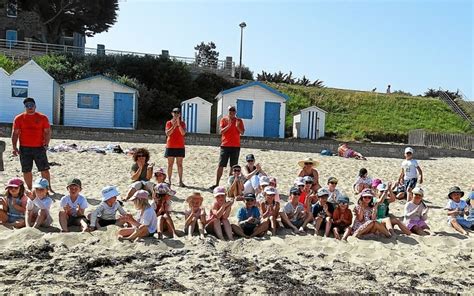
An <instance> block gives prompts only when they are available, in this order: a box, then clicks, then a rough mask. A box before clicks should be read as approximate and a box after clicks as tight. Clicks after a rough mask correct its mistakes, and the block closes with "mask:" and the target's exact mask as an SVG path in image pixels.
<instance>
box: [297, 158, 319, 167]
mask: <svg viewBox="0 0 474 296" xmlns="http://www.w3.org/2000/svg"><path fill="white" fill-rule="evenodd" d="M309 162H311V163H312V164H313V166H317V165H318V164H319V162H317V161H316V160H314V159H312V158H311V157H307V158H305V159H303V160H300V161H298V165H299V166H300V167H304V164H305V163H309Z"/></svg>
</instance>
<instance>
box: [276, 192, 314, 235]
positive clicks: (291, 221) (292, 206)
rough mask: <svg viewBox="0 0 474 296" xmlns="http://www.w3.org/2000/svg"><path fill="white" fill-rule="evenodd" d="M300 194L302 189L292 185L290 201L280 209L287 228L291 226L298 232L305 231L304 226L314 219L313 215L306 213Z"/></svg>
mask: <svg viewBox="0 0 474 296" xmlns="http://www.w3.org/2000/svg"><path fill="white" fill-rule="evenodd" d="M300 194H301V191H300V189H299V188H298V187H292V188H291V189H290V198H289V201H288V202H287V203H286V205H285V206H284V207H283V208H281V209H280V217H281V222H282V223H283V225H285V227H286V228H291V229H292V230H293V232H294V233H297V234H302V233H305V230H304V228H305V227H306V225H307V224H308V223H309V222H310V221H311V219H312V215H309V214H308V213H306V212H305V210H304V206H303V204H302V203H300V202H299V197H300Z"/></svg>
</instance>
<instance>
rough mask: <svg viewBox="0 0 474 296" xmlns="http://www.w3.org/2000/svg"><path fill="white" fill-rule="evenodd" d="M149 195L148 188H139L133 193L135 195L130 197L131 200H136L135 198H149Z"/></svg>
mask: <svg viewBox="0 0 474 296" xmlns="http://www.w3.org/2000/svg"><path fill="white" fill-rule="evenodd" d="M148 196H150V194H149V193H148V191H146V190H138V191H137V192H135V193H134V194H133V196H132V197H131V198H130V200H131V201H134V200H135V199H148Z"/></svg>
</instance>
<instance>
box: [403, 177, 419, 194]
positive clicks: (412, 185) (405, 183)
mask: <svg viewBox="0 0 474 296" xmlns="http://www.w3.org/2000/svg"><path fill="white" fill-rule="evenodd" d="M417 181H418V179H417V178H413V179H408V180H405V181H403V186H405V188H406V190H407V191H408V188H411V189H413V188H415V187H416V182H417Z"/></svg>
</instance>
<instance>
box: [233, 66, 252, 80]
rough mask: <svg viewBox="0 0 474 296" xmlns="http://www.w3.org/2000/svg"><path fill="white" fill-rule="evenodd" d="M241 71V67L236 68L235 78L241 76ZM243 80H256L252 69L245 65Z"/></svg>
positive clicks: (243, 67)
mask: <svg viewBox="0 0 474 296" xmlns="http://www.w3.org/2000/svg"><path fill="white" fill-rule="evenodd" d="M239 71H240V67H239V66H237V67H235V76H236V77H238V76H239ZM242 79H246V80H254V78H253V72H252V71H250V69H249V68H248V67H245V66H244V65H242Z"/></svg>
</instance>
